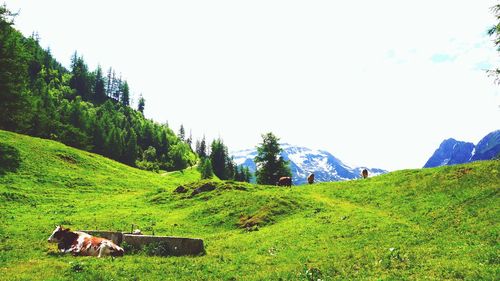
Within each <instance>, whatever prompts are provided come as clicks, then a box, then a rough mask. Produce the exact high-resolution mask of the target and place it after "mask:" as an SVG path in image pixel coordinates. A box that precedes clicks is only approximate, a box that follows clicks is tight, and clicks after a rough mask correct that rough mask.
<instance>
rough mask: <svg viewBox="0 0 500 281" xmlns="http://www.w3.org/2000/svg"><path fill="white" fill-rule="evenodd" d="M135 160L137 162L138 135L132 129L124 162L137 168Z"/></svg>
mask: <svg viewBox="0 0 500 281" xmlns="http://www.w3.org/2000/svg"><path fill="white" fill-rule="evenodd" d="M135 160H137V135H136V134H135V132H134V130H132V129H131V130H130V136H129V138H128V142H127V145H126V148H125V151H124V162H125V163H126V164H128V165H130V166H135Z"/></svg>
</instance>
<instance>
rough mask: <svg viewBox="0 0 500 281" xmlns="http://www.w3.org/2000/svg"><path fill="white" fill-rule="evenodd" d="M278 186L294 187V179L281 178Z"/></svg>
mask: <svg viewBox="0 0 500 281" xmlns="http://www.w3.org/2000/svg"><path fill="white" fill-rule="evenodd" d="M277 185H278V186H292V178H291V177H281V178H280V179H279V180H278V182H277Z"/></svg>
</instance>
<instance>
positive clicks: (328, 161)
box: [231, 143, 387, 185]
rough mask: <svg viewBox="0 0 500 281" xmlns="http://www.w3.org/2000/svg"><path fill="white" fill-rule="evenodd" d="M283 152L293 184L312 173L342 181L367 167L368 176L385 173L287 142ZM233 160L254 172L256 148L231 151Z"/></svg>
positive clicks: (323, 180)
mask: <svg viewBox="0 0 500 281" xmlns="http://www.w3.org/2000/svg"><path fill="white" fill-rule="evenodd" d="M280 145H281V148H282V149H283V152H282V153H281V156H282V157H283V158H284V159H285V160H288V161H290V169H291V171H292V178H293V184H294V185H298V184H304V183H306V182H307V176H308V175H309V174H310V173H314V178H315V181H318V182H329V181H343V180H351V179H356V178H359V177H360V174H361V171H362V170H363V169H367V170H368V173H369V175H370V176H375V175H380V174H385V173H387V171H386V170H383V169H378V168H367V167H355V168H351V167H349V166H347V165H346V164H344V163H342V161H340V160H339V159H338V158H336V157H335V156H333V155H332V154H331V153H329V152H328V151H324V150H312V149H309V148H306V147H300V146H293V145H290V144H287V143H283V144H280ZM231 154H232V156H233V157H234V161H235V162H236V164H238V165H243V166H245V167H248V168H249V169H250V171H251V172H255V170H256V167H255V162H254V161H253V159H254V158H255V156H256V155H257V150H256V149H255V148H254V149H245V150H240V151H235V152H233V153H231Z"/></svg>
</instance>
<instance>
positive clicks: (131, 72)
mask: <svg viewBox="0 0 500 281" xmlns="http://www.w3.org/2000/svg"><path fill="white" fill-rule="evenodd" d="M5 3H6V4H7V7H8V8H10V9H11V10H13V11H19V15H18V16H17V17H16V20H15V27H16V28H17V29H19V30H20V31H21V32H23V34H25V35H30V34H32V33H33V32H37V33H38V35H39V36H40V43H41V45H42V46H43V47H45V48H47V47H50V49H51V52H52V54H53V55H54V56H55V57H56V59H58V60H59V61H60V62H62V63H63V65H65V66H69V61H70V58H71V55H72V54H73V52H74V51H77V52H78V53H79V54H81V55H83V57H84V59H85V61H86V62H87V64H88V65H89V67H90V69H95V68H96V67H97V65H98V64H99V65H101V66H102V67H103V68H104V69H107V68H109V67H110V66H111V67H113V68H114V69H116V70H117V71H118V72H120V73H121V74H122V76H123V78H125V79H127V81H128V82H129V85H130V88H131V92H132V93H133V95H134V97H135V100H137V97H138V95H139V94H141V93H142V95H143V96H144V97H145V99H146V108H145V115H146V117H148V118H151V119H154V120H155V121H158V122H162V123H163V122H166V121H168V124H169V126H170V127H171V128H172V129H174V131H178V129H179V126H180V125H181V124H183V125H184V127H185V128H186V130H187V132H190V131H191V132H192V135H193V138H194V139H199V138H201V137H202V136H203V135H205V136H206V138H207V139H208V140H211V139H213V138H217V137H221V138H222V139H223V140H224V142H225V144H226V145H227V146H228V147H229V149H230V150H239V149H247V148H253V147H255V146H256V145H258V144H259V143H260V142H261V140H262V138H261V134H263V133H266V132H273V133H274V134H275V135H277V136H278V137H279V138H280V139H281V141H282V142H286V143H290V144H293V145H298V146H305V147H309V148H311V149H323V150H327V151H329V152H330V153H332V154H333V155H335V156H336V157H337V158H339V159H341V160H342V161H343V162H344V163H346V164H348V165H351V166H369V167H378V168H383V169H387V170H398V169H406V168H420V167H422V166H423V165H424V164H425V162H426V161H427V159H428V158H429V157H430V156H431V155H432V153H433V152H434V151H435V150H436V149H437V148H438V146H439V144H440V143H441V142H442V141H443V140H444V139H447V138H455V139H458V140H463V141H469V142H473V143H477V142H478V141H479V140H480V139H481V138H482V137H484V136H485V135H486V134H487V133H489V132H491V131H494V130H497V129H500V91H499V86H498V85H495V83H494V79H493V78H491V77H488V75H487V73H486V72H485V70H486V69H492V68H495V67H499V66H500V60H499V58H500V56H499V54H498V53H497V52H496V50H495V46H494V44H493V42H492V38H490V37H488V36H487V35H486V31H487V30H488V28H489V27H491V26H492V25H494V24H496V21H495V18H494V16H493V14H492V12H491V10H490V7H492V6H493V5H495V4H496V1H494V0H474V1H455V0H440V1H436V0H421V1H414V0H380V1H371V0H365V1H290V0H287V1H271V0H266V1H234V0H231V1H152V0H151V1H96V0H86V1H78V2H77V1H65V0H47V1H36V0H31V1H28V0H7V1H5ZM135 104H136V103H135ZM188 134H189V133H188Z"/></svg>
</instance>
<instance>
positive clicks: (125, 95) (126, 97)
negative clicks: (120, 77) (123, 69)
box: [121, 81, 130, 106]
mask: <svg viewBox="0 0 500 281" xmlns="http://www.w3.org/2000/svg"><path fill="white" fill-rule="evenodd" d="M129 91H130V90H129V87H128V83H127V81H125V82H123V84H122V85H121V103H122V104H123V105H124V106H129V105H130V93H129Z"/></svg>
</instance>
